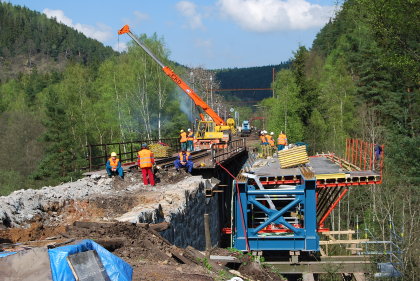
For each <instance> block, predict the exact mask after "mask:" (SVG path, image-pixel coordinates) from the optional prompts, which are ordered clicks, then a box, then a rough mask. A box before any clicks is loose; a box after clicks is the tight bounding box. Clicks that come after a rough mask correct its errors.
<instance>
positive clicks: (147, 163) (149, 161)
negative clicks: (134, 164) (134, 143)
mask: <svg viewBox="0 0 420 281" xmlns="http://www.w3.org/2000/svg"><path fill="white" fill-rule="evenodd" d="M138 159H139V166H140V168H151V167H153V164H154V163H155V158H154V157H153V152H151V151H150V150H148V149H142V150H140V151H139V152H138Z"/></svg>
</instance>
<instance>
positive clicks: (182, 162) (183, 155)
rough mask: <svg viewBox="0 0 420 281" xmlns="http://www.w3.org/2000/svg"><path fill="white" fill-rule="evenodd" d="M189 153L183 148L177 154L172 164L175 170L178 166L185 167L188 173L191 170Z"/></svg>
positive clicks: (192, 165)
mask: <svg viewBox="0 0 420 281" xmlns="http://www.w3.org/2000/svg"><path fill="white" fill-rule="evenodd" d="M190 155H191V154H190V153H189V152H188V151H186V150H185V149H183V150H182V151H181V152H180V153H179V154H178V157H177V159H176V160H175V162H174V166H175V169H176V170H177V171H179V168H186V169H187V171H188V173H191V172H192V169H193V167H194V163H193V161H191V160H190Z"/></svg>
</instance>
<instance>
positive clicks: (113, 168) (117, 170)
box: [106, 152, 124, 179]
mask: <svg viewBox="0 0 420 281" xmlns="http://www.w3.org/2000/svg"><path fill="white" fill-rule="evenodd" d="M106 172H107V173H108V177H112V176H113V175H118V176H119V177H120V178H121V179H123V178H124V170H123V168H122V167H121V162H120V159H118V158H117V153H115V152H112V153H111V158H109V159H108V161H106Z"/></svg>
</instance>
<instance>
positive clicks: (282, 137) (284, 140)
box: [277, 131, 287, 151]
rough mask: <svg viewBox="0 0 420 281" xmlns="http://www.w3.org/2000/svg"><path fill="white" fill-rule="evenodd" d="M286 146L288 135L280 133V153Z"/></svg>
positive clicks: (278, 144)
mask: <svg viewBox="0 0 420 281" xmlns="http://www.w3.org/2000/svg"><path fill="white" fill-rule="evenodd" d="M286 145H287V137H286V134H283V131H280V134H279V137H278V138H277V149H278V150H279V151H280V150H283V149H284V147H285V146H286Z"/></svg>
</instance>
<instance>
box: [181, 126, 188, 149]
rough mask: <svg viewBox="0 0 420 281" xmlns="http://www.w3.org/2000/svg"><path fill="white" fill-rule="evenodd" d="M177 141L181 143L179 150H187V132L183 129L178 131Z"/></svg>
mask: <svg viewBox="0 0 420 281" xmlns="http://www.w3.org/2000/svg"><path fill="white" fill-rule="evenodd" d="M179 142H180V143H181V150H182V149H184V150H187V133H186V132H185V131H184V130H181V131H180V134H179Z"/></svg>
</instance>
